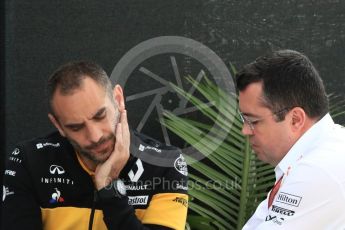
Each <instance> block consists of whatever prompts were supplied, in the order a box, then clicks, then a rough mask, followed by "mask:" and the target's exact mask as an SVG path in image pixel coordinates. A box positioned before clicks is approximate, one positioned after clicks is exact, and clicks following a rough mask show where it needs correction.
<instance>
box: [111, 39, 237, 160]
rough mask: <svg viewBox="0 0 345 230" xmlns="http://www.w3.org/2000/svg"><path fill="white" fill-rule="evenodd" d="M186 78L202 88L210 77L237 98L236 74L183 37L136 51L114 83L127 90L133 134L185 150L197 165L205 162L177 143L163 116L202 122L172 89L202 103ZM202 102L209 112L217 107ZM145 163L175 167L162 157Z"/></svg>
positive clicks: (149, 43)
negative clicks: (190, 78) (203, 80)
mask: <svg viewBox="0 0 345 230" xmlns="http://www.w3.org/2000/svg"><path fill="white" fill-rule="evenodd" d="M185 76H192V77H193V78H194V79H195V80H196V81H197V82H200V81H201V80H202V78H203V77H205V76H207V77H208V78H209V79H211V80H212V81H213V82H214V83H215V84H216V85H217V86H218V87H220V88H222V89H223V90H224V91H225V92H228V93H229V94H234V93H235V87H234V82H233V80H232V77H231V74H230V72H229V70H228V68H227V67H226V65H225V64H224V62H223V61H222V60H221V59H220V58H219V57H218V56H217V55H216V54H215V52H213V51H212V50H211V49H210V48H208V47H206V46H205V45H203V44H202V43H200V42H197V41H195V40H192V39H189V38H185V37H179V36H162V37H156V38H152V39H149V40H146V41H144V42H141V43H140V44H138V45H136V46H135V47H133V48H132V49H131V50H129V51H128V52H127V53H126V54H125V55H124V56H123V57H122V58H121V59H120V61H119V62H118V63H117V64H116V66H115V67H114V69H113V71H112V73H111V76H110V79H111V81H112V82H113V84H115V83H116V84H120V85H121V86H122V87H123V89H124V93H125V97H126V107H127V110H128V119H129V124H130V125H131V127H132V128H134V129H136V130H137V131H139V132H142V133H144V134H147V135H149V136H151V137H153V138H155V139H158V140H160V141H162V142H165V143H166V144H168V145H175V146H178V147H180V148H181V149H182V152H183V153H184V154H187V155H190V156H192V157H193V158H195V160H196V161H197V160H201V159H202V158H203V157H205V156H204V155H201V154H198V152H197V151H196V150H195V149H194V148H193V147H191V146H188V145H186V143H184V142H183V141H182V142H181V139H180V140H178V138H177V137H176V135H174V134H173V133H172V132H170V131H169V130H167V128H166V127H165V126H164V125H162V119H163V111H164V110H168V111H170V112H172V113H174V114H175V115H177V116H181V117H191V119H194V120H195V119H198V120H199V118H200V117H199V116H200V114H198V109H197V108H196V107H195V106H193V105H192V104H190V103H189V102H188V100H186V99H185V98H184V97H182V96H181V95H179V94H178V93H176V92H175V91H174V89H173V88H172V87H171V86H170V84H169V82H172V83H174V84H175V85H177V86H179V87H180V88H182V89H184V90H185V91H187V92H189V93H190V94H192V95H194V96H197V97H199V96H200V95H197V92H196V89H195V87H194V86H192V85H191V84H190V83H189V82H187V81H186V80H185V78H184V77H185ZM203 102H204V103H205V106H212V102H209V101H204V100H203ZM204 119H205V118H204ZM213 128H216V127H215V126H214V127H213ZM201 138H202V137H201ZM176 140H178V141H176ZM141 158H142V160H144V161H148V162H150V163H153V164H156V165H160V166H168V165H171V163H170V162H166V161H165V160H164V159H163V158H159V157H158V158H154V159H153V158H152V156H147V157H145V156H142V155H141ZM143 158H144V159H143Z"/></svg>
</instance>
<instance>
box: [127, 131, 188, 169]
mask: <svg viewBox="0 0 345 230" xmlns="http://www.w3.org/2000/svg"><path fill="white" fill-rule="evenodd" d="M130 152H131V154H132V155H133V156H135V157H136V158H140V159H141V160H142V161H144V162H146V163H148V164H152V165H156V166H161V167H173V166H174V164H176V161H184V158H183V156H182V152H181V150H180V149H179V148H177V147H176V146H172V145H167V144H164V143H162V142H160V141H158V140H156V139H154V138H152V137H149V136H147V135H145V134H142V133H139V132H137V131H134V130H132V131H131V145H130Z"/></svg>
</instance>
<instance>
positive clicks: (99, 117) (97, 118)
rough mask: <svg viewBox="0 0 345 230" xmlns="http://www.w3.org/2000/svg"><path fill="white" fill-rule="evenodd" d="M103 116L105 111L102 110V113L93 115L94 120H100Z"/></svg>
mask: <svg viewBox="0 0 345 230" xmlns="http://www.w3.org/2000/svg"><path fill="white" fill-rule="evenodd" d="M105 116H106V112H105V111H104V112H103V113H101V114H99V115H97V116H96V117H95V120H102V119H103V118H105Z"/></svg>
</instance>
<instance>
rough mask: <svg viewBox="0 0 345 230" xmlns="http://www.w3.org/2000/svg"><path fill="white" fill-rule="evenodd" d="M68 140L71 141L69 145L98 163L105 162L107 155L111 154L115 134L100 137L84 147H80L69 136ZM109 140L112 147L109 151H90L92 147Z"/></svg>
mask: <svg viewBox="0 0 345 230" xmlns="http://www.w3.org/2000/svg"><path fill="white" fill-rule="evenodd" d="M67 139H68V140H69V142H70V143H71V145H72V146H73V148H74V149H75V150H76V151H77V152H78V153H80V154H81V155H82V156H84V157H85V158H87V159H89V160H91V161H92V162H94V163H95V164H100V163H103V162H105V161H106V160H107V159H108V158H109V156H110V155H111V153H112V152H113V150H114V146H115V136H114V134H110V135H109V136H108V137H105V138H102V139H101V140H100V141H99V142H98V143H96V144H92V145H89V146H87V147H85V148H82V147H81V146H80V145H79V144H78V143H77V142H76V141H74V140H73V139H71V138H67ZM109 140H110V141H111V146H112V148H111V149H110V151H105V152H100V153H94V152H92V148H95V147H97V146H98V145H101V144H103V143H104V142H107V141H109Z"/></svg>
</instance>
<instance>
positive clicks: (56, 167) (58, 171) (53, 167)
mask: <svg viewBox="0 0 345 230" xmlns="http://www.w3.org/2000/svg"><path fill="white" fill-rule="evenodd" d="M49 172H50V174H58V175H60V174H64V173H65V170H64V169H63V168H62V167H61V166H59V165H51V166H50V168H49Z"/></svg>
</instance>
